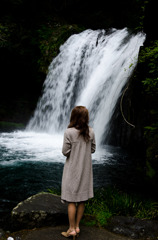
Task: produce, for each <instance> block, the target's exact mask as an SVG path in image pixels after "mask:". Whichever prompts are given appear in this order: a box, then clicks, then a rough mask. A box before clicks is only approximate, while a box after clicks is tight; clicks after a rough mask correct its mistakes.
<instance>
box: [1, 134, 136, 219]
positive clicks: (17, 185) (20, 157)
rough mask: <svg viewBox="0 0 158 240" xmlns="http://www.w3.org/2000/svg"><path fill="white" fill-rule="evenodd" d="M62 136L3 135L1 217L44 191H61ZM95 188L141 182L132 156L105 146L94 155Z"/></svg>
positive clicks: (63, 160) (126, 185) (130, 184)
mask: <svg viewBox="0 0 158 240" xmlns="http://www.w3.org/2000/svg"><path fill="white" fill-rule="evenodd" d="M62 141H63V136H62V135H50V134H43V133H35V132H27V131H17V132H11V133H1V134H0V176H1V180H0V193H1V194H0V217H1V221H2V219H3V217H4V215H7V214H8V213H9V212H10V211H11V209H12V208H13V207H15V206H16V204H17V203H18V202H20V201H22V200H24V199H26V198H27V197H29V196H31V195H33V194H36V193H38V192H41V191H48V189H52V188H56V189H58V190H60V186H61V178H62V171H63V166H64V162H65V157H64V156H63V155H62V153H61V148H62ZM92 162H93V174H94V187H95V188H100V187H106V186H109V185H111V186H116V187H117V186H118V187H121V188H122V187H123V188H125V189H128V188H129V187H133V186H134V187H136V186H137V185H138V183H137V182H136V181H137V176H136V175H135V169H134V168H133V164H132V159H130V158H129V156H128V154H127V152H125V151H123V150H122V149H120V148H118V147H113V146H108V145H104V146H102V148H97V151H96V153H94V154H93V155H92Z"/></svg>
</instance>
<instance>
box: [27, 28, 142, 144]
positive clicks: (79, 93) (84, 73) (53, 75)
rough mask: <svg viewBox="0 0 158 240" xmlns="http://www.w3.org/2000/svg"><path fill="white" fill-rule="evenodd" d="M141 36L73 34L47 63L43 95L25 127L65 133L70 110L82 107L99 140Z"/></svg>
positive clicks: (97, 32)
mask: <svg viewBox="0 0 158 240" xmlns="http://www.w3.org/2000/svg"><path fill="white" fill-rule="evenodd" d="M144 40H145V34H143V33H138V34H130V33H129V32H128V29H126V28H125V29H122V30H116V29H112V30H111V31H110V32H109V31H105V30H95V31H93V30H86V31H83V32H82V33H80V34H74V35H72V36H71V37H70V38H69V39H68V40H67V41H66V42H65V43H64V44H63V45H62V46H61V47H60V53H59V55H58V56H57V57H56V58H55V59H54V60H53V61H52V63H51V64H50V66H49V72H48V75H47V77H46V80H45V82H44V86H43V95H42V97H41V99H40V100H39V102H38V104H37V108H36V110H35V112H34V116H33V118H32V119H31V120H30V122H29V124H28V126H27V130H32V131H37V132H47V133H51V134H55V133H60V132H63V131H64V129H65V128H66V127H67V125H68V122H69V117H70V112H71V110H72V108H73V107H74V106H76V105H84V106H86V107H87V108H88V110H89V112H90V126H92V127H93V128H94V130H95V133H96V138H97V142H98V144H100V143H101V142H102V139H103V138H104V139H105V136H106V132H107V129H108V123H109V121H110V119H111V116H112V114H113V111H114V109H115V105H116V103H117V101H118V98H119V96H120V94H121V92H122V89H123V87H124V86H125V84H126V83H127V81H128V79H129V77H130V75H131V74H132V71H133V70H134V68H135V66H136V64H137V58H138V53H139V48H140V46H142V45H143V42H144Z"/></svg>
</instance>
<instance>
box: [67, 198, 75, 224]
mask: <svg viewBox="0 0 158 240" xmlns="http://www.w3.org/2000/svg"><path fill="white" fill-rule="evenodd" d="M68 217H69V225H70V226H69V228H70V229H75V226H76V224H75V223H76V222H75V218H76V204H75V203H69V204H68Z"/></svg>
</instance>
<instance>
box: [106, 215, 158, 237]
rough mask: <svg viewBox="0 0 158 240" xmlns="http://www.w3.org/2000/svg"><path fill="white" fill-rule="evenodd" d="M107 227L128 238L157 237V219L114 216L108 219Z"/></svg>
mask: <svg viewBox="0 0 158 240" xmlns="http://www.w3.org/2000/svg"><path fill="white" fill-rule="evenodd" d="M107 229H109V230H110V231H112V232H114V233H117V234H122V235H124V236H128V237H130V238H134V239H139V238H154V239H155V238H156V239H157V238H158V221H150V220H142V219H137V218H134V217H123V216H116V217H112V218H111V219H110V220H109V223H108V226H107Z"/></svg>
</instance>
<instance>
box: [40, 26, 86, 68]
mask: <svg viewBox="0 0 158 240" xmlns="http://www.w3.org/2000/svg"><path fill="white" fill-rule="evenodd" d="M81 31H83V28H80V27H78V26H77V25H68V24H59V23H58V24H57V23H54V24H53V25H52V24H47V25H42V26H41V27H40V29H39V30H38V35H39V48H40V51H41V58H40V59H39V60H38V64H39V66H40V70H41V71H42V72H44V73H47V70H48V66H49V64H50V62H51V61H52V58H54V57H56V56H57V54H58V53H59V47H60V46H61V45H62V44H64V42H65V41H66V40H67V39H68V38H69V37H70V36H71V35H72V34H75V33H79V32H81Z"/></svg>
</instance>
